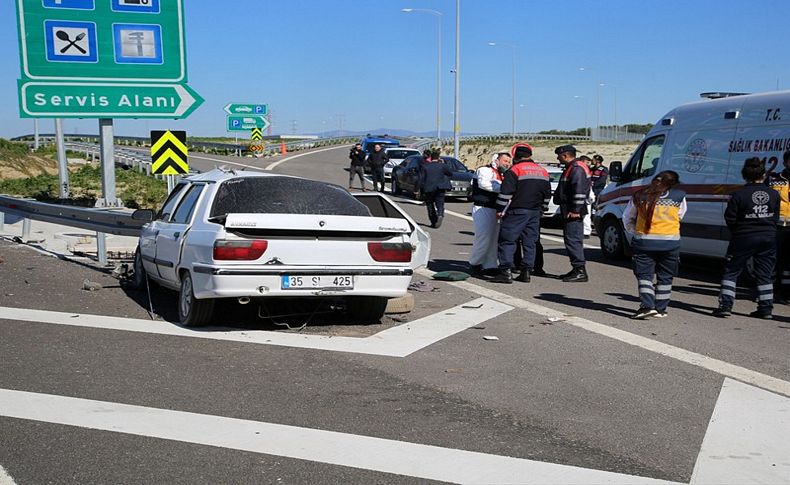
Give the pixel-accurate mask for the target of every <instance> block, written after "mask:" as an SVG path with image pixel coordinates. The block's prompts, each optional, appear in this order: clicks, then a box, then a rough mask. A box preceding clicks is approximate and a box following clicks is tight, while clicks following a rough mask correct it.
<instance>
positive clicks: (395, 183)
mask: <svg viewBox="0 0 790 485" xmlns="http://www.w3.org/2000/svg"><path fill="white" fill-rule="evenodd" d="M390 192H391V193H392V195H398V193H399V192H400V188H398V180H397V179H396V178H395V174H393V175H392V182H390Z"/></svg>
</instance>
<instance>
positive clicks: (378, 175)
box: [368, 143, 389, 192]
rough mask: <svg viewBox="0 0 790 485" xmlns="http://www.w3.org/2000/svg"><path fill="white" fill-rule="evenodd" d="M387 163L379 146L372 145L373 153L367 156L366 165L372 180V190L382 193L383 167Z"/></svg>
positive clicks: (386, 157)
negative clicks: (368, 166)
mask: <svg viewBox="0 0 790 485" xmlns="http://www.w3.org/2000/svg"><path fill="white" fill-rule="evenodd" d="M387 162H389V157H388V156H387V153H386V152H385V151H384V150H382V149H381V145H379V144H378V143H376V144H375V145H373V151H372V152H370V155H368V165H370V176H371V177H372V178H373V190H376V191H378V192H384V165H386V164H387Z"/></svg>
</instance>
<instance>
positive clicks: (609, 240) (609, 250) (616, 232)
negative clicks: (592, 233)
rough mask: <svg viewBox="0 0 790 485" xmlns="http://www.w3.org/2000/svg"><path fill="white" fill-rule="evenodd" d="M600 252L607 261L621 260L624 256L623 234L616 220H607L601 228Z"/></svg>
mask: <svg viewBox="0 0 790 485" xmlns="http://www.w3.org/2000/svg"><path fill="white" fill-rule="evenodd" d="M600 238H601V252H603V255H604V256H605V257H607V258H609V259H621V258H622V257H623V255H624V254H625V233H624V232H623V228H622V227H621V226H620V223H619V222H617V219H614V218H608V219H605V220H604V221H603V227H602V228H601V235H600Z"/></svg>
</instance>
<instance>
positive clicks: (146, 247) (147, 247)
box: [140, 183, 188, 279]
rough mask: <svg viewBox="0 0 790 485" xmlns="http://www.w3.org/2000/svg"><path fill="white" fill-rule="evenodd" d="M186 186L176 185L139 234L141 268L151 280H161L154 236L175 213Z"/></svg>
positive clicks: (184, 184)
mask: <svg viewBox="0 0 790 485" xmlns="http://www.w3.org/2000/svg"><path fill="white" fill-rule="evenodd" d="M187 187H188V184H186V183H181V184H178V185H176V187H175V188H174V189H173V191H172V192H170V195H168V197H167V199H166V200H165V203H164V204H162V208H161V209H159V212H158V213H157V214H156V217H155V218H154V220H153V221H151V222H150V223H149V224H146V225H144V226H143V229H142V231H141V233H140V256H141V258H142V260H143V267H144V268H145V271H146V273H148V274H149V275H150V276H152V277H153V278H157V279H158V278H161V275H160V274H159V269H158V267H157V264H156V236H157V235H158V234H159V232H160V231H161V230H162V228H163V227H165V226H166V225H167V221H168V220H169V219H170V216H171V215H172V214H173V211H175V208H176V205H177V204H178V202H179V201H180V200H181V197H182V196H183V195H184V193H185V191H186V189H187Z"/></svg>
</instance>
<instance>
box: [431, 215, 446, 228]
mask: <svg viewBox="0 0 790 485" xmlns="http://www.w3.org/2000/svg"><path fill="white" fill-rule="evenodd" d="M443 220H444V216H439V217H437V218H436V223H435V224H434V225H433V227H435V228H436V229H439V228H440V227H442V221H443Z"/></svg>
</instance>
